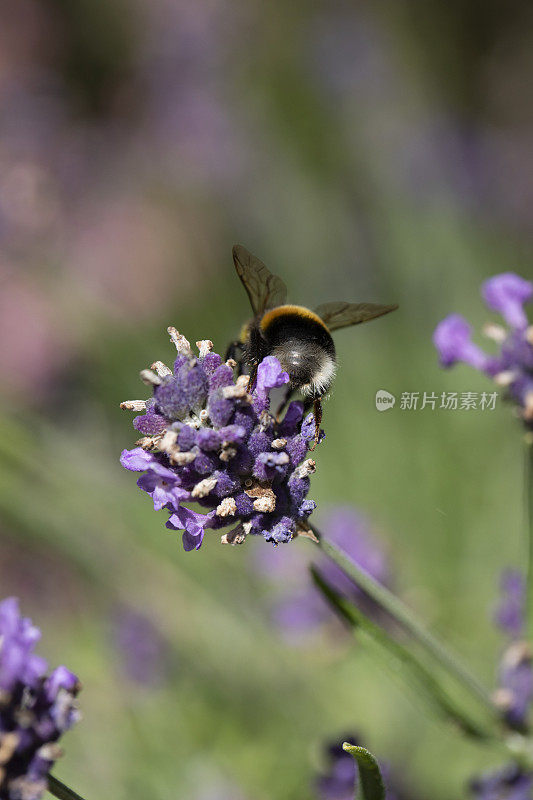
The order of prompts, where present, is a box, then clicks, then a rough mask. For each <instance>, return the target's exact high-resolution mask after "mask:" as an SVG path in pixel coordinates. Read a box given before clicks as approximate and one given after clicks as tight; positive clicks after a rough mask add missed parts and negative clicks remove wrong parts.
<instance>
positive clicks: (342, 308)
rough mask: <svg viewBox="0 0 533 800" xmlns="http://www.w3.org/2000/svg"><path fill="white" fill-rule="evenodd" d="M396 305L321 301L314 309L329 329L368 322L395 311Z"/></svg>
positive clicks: (333, 329)
mask: <svg viewBox="0 0 533 800" xmlns="http://www.w3.org/2000/svg"><path fill="white" fill-rule="evenodd" d="M397 308H398V306H397V305H393V306H381V305H378V304H376V303H343V302H342V300H341V301H339V302H338V303H323V304H322V305H320V306H318V308H316V309H315V314H318V316H319V317H320V318H321V319H322V320H324V322H325V323H326V325H327V326H328V328H329V329H330V331H336V330H337V329H338V328H346V327H348V325H359V324H360V323H361V322H368V321H369V320H371V319H375V318H376V317H381V316H382V315H383V314H388V313H389V311H395V310H396V309H397Z"/></svg>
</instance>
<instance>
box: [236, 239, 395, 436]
mask: <svg viewBox="0 0 533 800" xmlns="http://www.w3.org/2000/svg"><path fill="white" fill-rule="evenodd" d="M233 263H234V264H235V269H236V271H237V275H238V276H239V278H240V279H241V281H242V283H243V285H244V288H245V289H246V292H247V294H248V297H249V299H250V304H251V306H252V310H253V313H254V317H253V319H252V320H251V321H250V322H248V323H247V324H246V325H244V327H243V329H242V332H241V338H240V340H238V341H235V342H232V344H231V345H230V347H229V349H228V353H227V357H232V358H234V359H235V360H236V361H237V363H238V364H239V365H242V361H243V360H244V362H245V363H246V364H247V365H248V367H249V369H250V375H251V378H250V384H251V385H252V386H253V383H254V382H255V376H256V372H257V367H258V365H259V364H260V362H261V361H262V360H263V358H265V357H266V356H269V355H271V356H275V357H276V358H277V359H278V361H279V362H280V364H281V366H282V368H283V369H284V370H285V371H286V372H287V373H288V374H289V378H290V381H289V384H288V392H287V396H286V399H285V401H284V403H283V404H282V406H281V408H280V410H279V411H278V414H279V413H281V410H282V409H283V407H284V405H285V403H286V402H287V401H288V398H289V396H290V394H291V393H292V392H293V391H299V392H301V393H302V394H303V395H304V397H305V398H306V399H307V400H308V402H311V403H312V404H313V411H314V416H315V442H314V446H313V449H314V447H316V444H317V442H318V436H319V429H320V422H321V419H322V404H321V399H322V398H323V396H324V395H325V394H327V392H328V391H329V389H330V387H331V384H332V382H333V379H334V377H335V373H336V371H337V359H336V353H335V345H334V343H333V339H332V336H331V331H335V330H338V329H339V328H346V327H348V326H349V325H358V324H360V323H361V322H368V321H369V320H371V319H375V318H376V317H381V316H382V315H383V314H388V313H389V312H390V311H394V310H395V309H396V308H398V306H397V305H388V306H386V305H376V304H374V303H345V302H342V301H340V302H337V303H323V304H322V305H319V306H318V307H317V308H316V309H315V310H314V311H311V310H310V309H308V308H305V307H304V306H296V305H290V304H288V303H287V302H286V301H287V287H286V286H285V284H284V283H283V281H282V280H281V278H279V277H278V276H277V275H272V273H271V272H269V270H268V269H267V268H266V266H265V265H264V264H263V262H262V261H260V260H259V259H258V258H256V257H255V256H253V255H252V254H251V253H249V252H248V250H246V248H245V247H243V246H242V245H240V244H237V245H235V246H234V248H233Z"/></svg>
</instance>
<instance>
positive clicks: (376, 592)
mask: <svg viewBox="0 0 533 800" xmlns="http://www.w3.org/2000/svg"><path fill="white" fill-rule="evenodd" d="M311 529H312V531H313V533H314V534H315V536H316V537H317V539H318V546H319V547H320V549H321V550H323V552H324V553H325V554H326V555H327V556H328V557H329V558H331V560H332V561H334V562H335V563H336V564H338V566H339V567H340V568H341V569H342V570H343V571H344V572H346V574H347V575H349V576H350V578H352V580H353V581H354V582H355V583H356V584H357V585H358V586H359V587H360V588H361V589H362V590H363V591H364V592H366V594H367V595H368V596H369V597H371V598H372V600H374V602H375V603H377V604H378V605H379V606H380V608H382V609H384V610H385V611H386V612H387V613H388V614H390V616H391V617H392V618H393V619H395V620H396V622H398V623H399V624H400V625H401V626H402V627H403V628H404V629H405V630H407V631H408V632H409V633H410V634H411V635H412V636H413V637H414V638H415V639H416V640H417V642H418V643H419V644H420V645H421V646H422V647H423V648H424V649H425V650H426V652H427V653H429V654H430V655H431V656H433V658H434V659H435V660H436V661H437V662H438V663H439V664H440V665H441V666H443V667H444V668H445V669H446V670H447V671H448V673H449V674H451V675H453V676H454V677H455V679H456V680H457V681H458V682H459V683H460V684H461V685H462V686H464V687H465V688H466V689H467V690H468V692H469V693H470V694H471V695H474V696H475V697H476V698H477V699H478V700H479V701H480V702H481V703H482V704H483V705H484V706H485V708H486V709H487V710H488V711H489V713H490V714H491V716H493V717H496V716H498V712H497V710H496V708H495V706H494V704H493V703H492V700H491V698H490V695H489V693H488V691H487V690H486V689H485V687H484V686H482V685H481V684H480V683H479V681H478V680H477V678H476V677H475V676H474V675H472V674H471V673H470V671H469V670H468V669H467V668H466V667H465V666H464V665H463V664H461V663H460V661H458V660H457V658H456V657H455V655H453V654H452V653H451V652H450V651H449V650H448V648H447V647H445V646H444V645H443V644H441V642H439V640H438V639H436V638H435V636H433V634H432V633H430V631H429V630H428V629H427V628H426V627H425V626H424V625H423V624H422V623H421V622H420V621H419V620H418V619H417V617H416V616H415V615H414V614H413V612H412V611H411V609H410V608H408V607H407V606H406V605H404V604H403V603H402V601H401V600H400V599H399V598H398V597H396V596H395V595H394V594H392V592H390V591H389V590H388V589H387V588H385V586H382V585H381V584H380V583H378V582H377V581H375V580H374V578H372V577H371V576H370V575H369V574H368V573H367V572H365V571H364V570H362V569H360V568H359V567H358V566H357V564H355V563H354V562H353V561H352V560H351V559H350V558H349V557H348V556H347V555H346V554H345V553H343V551H342V550H340V549H338V548H337V547H335V545H333V544H331V542H328V541H327V539H324V538H323V536H322V534H321V533H320V531H319V530H317V529H316V528H315V527H314V526H313V525H311Z"/></svg>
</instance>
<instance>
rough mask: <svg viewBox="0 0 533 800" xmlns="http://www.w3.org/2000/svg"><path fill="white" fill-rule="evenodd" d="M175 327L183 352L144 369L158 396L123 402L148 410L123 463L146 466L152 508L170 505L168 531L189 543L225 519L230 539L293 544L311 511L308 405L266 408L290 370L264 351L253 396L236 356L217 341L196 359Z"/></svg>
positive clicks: (196, 544)
mask: <svg viewBox="0 0 533 800" xmlns="http://www.w3.org/2000/svg"><path fill="white" fill-rule="evenodd" d="M169 333H170V336H171V339H172V341H173V342H174V344H175V345H176V348H177V351H178V352H177V358H176V360H175V362H174V367H173V369H172V370H170V369H169V368H168V367H166V366H165V365H164V364H162V363H161V362H156V363H155V364H153V365H152V370H143V372H142V373H141V377H142V379H143V381H144V382H145V383H147V384H149V385H151V386H152V388H153V397H151V398H150V399H149V400H147V401H142V400H134V401H129V402H126V403H122V407H123V408H129V409H131V410H134V411H143V412H144V413H143V414H140V415H139V416H137V417H136V418H135V420H134V423H133V424H134V427H135V428H136V430H138V431H140V432H141V433H143V434H144V436H143V438H142V439H140V440H139V441H138V442H137V447H135V448H134V449H133V450H124V451H123V453H122V456H121V459H120V460H121V463H122V465H123V466H124V467H125V468H126V469H129V470H132V471H135V472H142V473H143V474H142V475H141V477H140V478H139V480H138V481H137V483H138V485H139V487H140V488H141V489H143V491H145V492H147V493H148V494H149V495H150V496H151V498H152V500H153V503H154V508H155V509H156V510H159V509H161V508H164V509H166V510H167V511H168V512H169V518H168V521H167V523H166V525H167V528H170V529H171V530H179V531H182V532H183V546H184V548H185V550H198V549H199V548H200V547H201V545H202V542H203V538H204V535H205V531H206V530H208V529H220V528H224V527H227V526H232V530H231V531H230V532H229V533H227V534H225V535H224V536H223V537H222V541H223V542H225V543H228V542H229V543H231V544H240V543H241V542H243V541H244V539H245V537H246V536H247V535H248V534H261V535H262V536H263V537H264V538H265V539H266V540H267V541H269V542H273V543H274V544H279V543H283V542H288V541H290V540H291V539H292V538H293V537H294V536H296V535H297V534H298V533H299V532H302V531H304V530H305V529H306V520H307V517H308V516H309V514H311V513H312V511H313V509H314V508H315V503H313V501H311V500H308V499H307V493H308V491H309V476H310V475H311V474H312V473H313V472H314V470H315V462H314V461H313V460H311V459H306V454H307V450H308V447H309V443H310V442H311V441H312V440H313V437H314V424H313V425H310V424H309V418H307V419H304V409H303V404H302V403H299V402H292V403H291V404H290V405H289V407H288V409H287V412H286V414H285V416H284V418H283V419H282V420H277V419H275V418H274V417H273V416H272V415H271V414H270V411H269V405H270V400H269V393H270V391H271V390H272V389H274V388H276V387H279V386H283V385H284V384H286V383H287V382H288V381H289V376H288V374H287V373H286V372H284V371H283V370H282V369H281V366H280V364H279V361H278V360H277V359H276V358H274V357H273V356H268V357H267V358H265V359H264V360H263V361H262V362H261V363H260V364H259V367H258V370H257V380H256V385H255V387H254V389H253V391H252V392H251V393H250V392H248V376H240V377H238V378H237V380H235V379H234V375H233V366H234V362H233V364H232V363H231V362H227V363H223V361H222V358H221V357H220V356H219V355H218V354H217V353H214V352H213V351H212V347H213V345H212V342H210V341H208V340H206V341H202V342H198V343H197V346H198V348H199V356H198V357H195V356H194V355H193V353H192V350H191V347H190V345H189V342H188V341H187V340H186V339H185V338H184V337H183V336H180V334H178V332H177V331H176V330H175V329H174V328H169ZM309 416H310V418H311V419H312V416H311V415H309ZM186 503H187V504H188V505H185V504H186ZM189 504H197V505H199V506H200V507H201V508H202V510H201V511H200V510H195V509H193V508H189Z"/></svg>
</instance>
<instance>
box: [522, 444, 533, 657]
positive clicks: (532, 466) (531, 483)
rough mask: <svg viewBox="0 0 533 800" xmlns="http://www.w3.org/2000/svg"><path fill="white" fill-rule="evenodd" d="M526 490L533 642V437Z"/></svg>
mask: <svg viewBox="0 0 533 800" xmlns="http://www.w3.org/2000/svg"><path fill="white" fill-rule="evenodd" d="M524 484H525V486H524V491H525V494H526V497H525V500H526V532H527V549H528V554H527V598H526V603H527V607H526V625H527V628H526V631H527V638H528V639H529V641H530V642H533V439H532V440H530V439H526V468H525V481H524Z"/></svg>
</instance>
